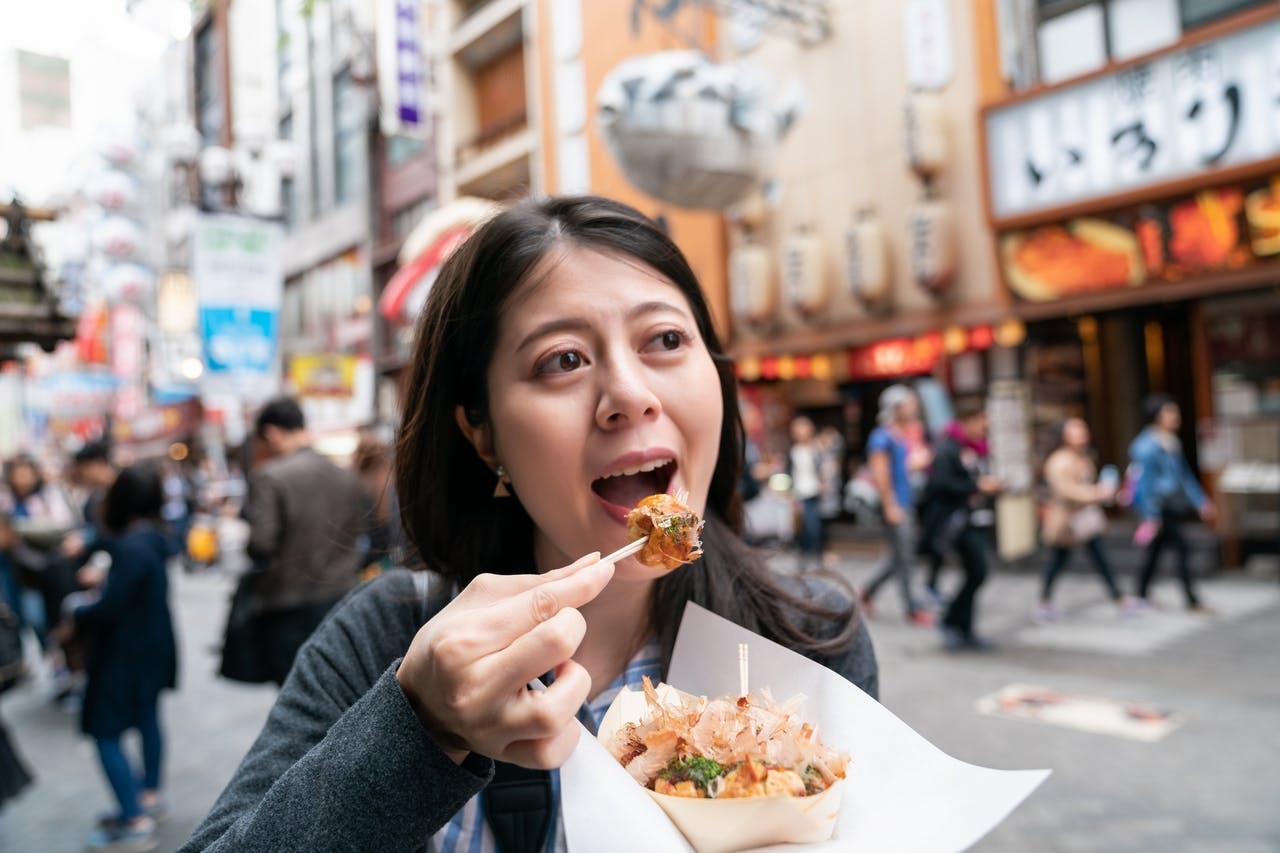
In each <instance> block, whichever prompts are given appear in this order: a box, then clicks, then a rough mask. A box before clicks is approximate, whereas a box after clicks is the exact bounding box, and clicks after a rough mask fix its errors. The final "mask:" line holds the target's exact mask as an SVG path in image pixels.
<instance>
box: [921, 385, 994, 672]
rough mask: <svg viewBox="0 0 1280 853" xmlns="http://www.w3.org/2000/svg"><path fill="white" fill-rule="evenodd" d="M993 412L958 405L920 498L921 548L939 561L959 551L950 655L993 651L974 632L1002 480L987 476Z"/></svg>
mask: <svg viewBox="0 0 1280 853" xmlns="http://www.w3.org/2000/svg"><path fill="white" fill-rule="evenodd" d="M986 451H987V412H986V406H985V403H984V401H983V400H982V398H980V397H962V398H960V399H959V400H957V401H956V422H955V424H953V425H952V428H950V429H948V430H947V434H946V436H945V437H944V438H943V440H942V441H941V442H939V444H938V448H937V451H936V453H935V455H934V458H933V468H932V469H931V470H930V471H929V479H928V481H927V482H926V483H925V487H924V493H923V494H922V495H921V497H920V525H921V529H922V534H921V547H922V549H924V550H926V551H928V552H931V553H933V554H935V555H937V556H938V557H943V556H945V555H946V554H947V552H949V551H951V550H953V549H954V550H955V551H956V553H957V554H958V555H959V556H960V565H961V567H962V568H963V569H964V583H963V585H962V586H961V587H960V591H959V592H958V593H956V596H955V597H954V598H953V599H951V603H950V604H949V605H948V606H947V610H946V613H945V614H944V615H943V617H942V640H943V645H944V646H945V647H946V648H947V649H952V650H955V649H979V650H981V649H987V648H990V643H988V642H987V641H986V640H985V639H983V638H982V637H980V636H979V635H978V633H977V632H976V631H975V630H974V621H975V620H974V605H975V601H976V598H977V595H978V589H979V588H980V587H981V586H982V584H983V582H984V581H985V580H986V579H987V538H988V537H987V532H986V528H989V527H990V524H991V520H990V516H991V515H992V512H991V509H990V506H989V504H990V502H991V499H992V498H993V497H994V496H995V495H997V494H999V493H1000V490H1001V488H1002V485H1001V483H1000V480H999V479H997V478H995V477H993V476H991V475H990V474H989V473H987V472H986V470H987V454H986Z"/></svg>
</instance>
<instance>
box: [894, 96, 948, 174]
mask: <svg viewBox="0 0 1280 853" xmlns="http://www.w3.org/2000/svg"><path fill="white" fill-rule="evenodd" d="M905 116H906V125H907V127H906V130H907V134H906V136H907V162H908V163H909V164H910V166H911V170H912V171H913V172H915V173H916V174H917V175H919V176H920V177H922V178H928V177H932V176H933V175H936V174H938V172H941V171H942V169H943V167H944V166H946V163H947V153H948V152H947V116H946V110H945V108H944V107H943V104H942V98H941V97H939V96H938V95H936V94H933V93H926V92H913V93H912V94H911V95H909V96H908V97H907V106H906V110H905Z"/></svg>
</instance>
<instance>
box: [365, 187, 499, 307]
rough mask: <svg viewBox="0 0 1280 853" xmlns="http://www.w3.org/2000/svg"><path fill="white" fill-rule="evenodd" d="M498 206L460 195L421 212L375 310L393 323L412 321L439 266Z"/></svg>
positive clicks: (494, 203) (406, 239) (494, 212)
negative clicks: (419, 220)
mask: <svg viewBox="0 0 1280 853" xmlns="http://www.w3.org/2000/svg"><path fill="white" fill-rule="evenodd" d="M501 209H502V207H501V206H500V205H499V204H498V203H497V202H493V201H489V200H488V199H482V198H472V197H469V196H464V197H462V198H460V199H457V200H456V201H453V202H450V203H449V204H446V205H445V206H444V207H441V208H438V209H436V210H433V211H431V212H430V213H428V214H427V215H426V216H424V217H423V218H422V221H421V222H419V223H418V224H417V225H416V226H415V227H414V229H413V231H411V232H410V233H409V236H408V237H406V238H405V241H404V246H403V247H402V248H401V249H400V255H399V262H400V264H401V267H400V269H399V270H397V271H396V274H395V275H393V276H392V277H391V280H390V281H388V282H387V286H386V287H385V288H384V289H383V291H382V296H381V298H379V300H378V311H379V313H381V314H382V316H383V317H385V318H386V319H388V320H390V321H392V322H395V323H404V324H408V323H412V322H413V320H414V318H415V317H417V314H418V312H419V311H420V310H421V309H422V306H423V304H425V303H426V301H427V294H428V293H430V292H431V285H433V284H434V283H435V280H436V276H438V275H439V273H440V266H441V265H442V264H443V263H444V262H445V261H446V260H448V259H449V256H450V255H451V254H453V252H454V250H455V249H457V248H458V247H459V246H460V245H462V243H463V242H464V241H465V240H466V239H467V237H469V236H471V232H472V231H474V230H475V229H476V227H477V226H479V225H480V224H481V223H483V222H484V221H485V220H487V219H489V218H490V217H492V216H493V215H494V214H496V213H497V212H498V211H500V210H501Z"/></svg>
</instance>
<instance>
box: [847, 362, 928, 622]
mask: <svg viewBox="0 0 1280 853" xmlns="http://www.w3.org/2000/svg"><path fill="white" fill-rule="evenodd" d="M877 419H878V420H879V422H880V425H879V426H878V427H876V428H875V429H874V430H873V431H872V433H871V437H870V438H869V439H868V440H867V465H868V466H869V467H870V469H871V475H872V478H873V479H874V480H875V484H876V491H877V492H878V493H879V495H880V512H881V516H882V517H883V519H884V525H885V530H886V531H887V534H888V539H889V553H888V554H887V555H886V556H885V559H884V562H883V563H882V564H881V567H880V569H879V571H877V572H876V574H875V577H874V578H872V580H871V582H870V583H869V584H867V585H866V586H865V587H863V589H862V604H863V610H864V612H865V611H867V610H869V609H870V607H871V599H872V598H874V597H875V594H876V591H877V590H878V589H880V587H881V586H882V585H883V584H884V583H885V581H887V580H889V578H891V577H894V576H895V575H896V576H897V579H898V590H899V592H900V593H901V595H902V605H903V607H904V608H905V609H906V616H907V620H908V621H909V622H911V623H913V624H915V625H923V626H930V625H932V624H933V614H931V613H929V611H927V610H925V609H924V608H923V607H920V606H919V604H918V603H917V602H916V600H915V597H914V596H912V594H911V567H912V562H913V558H914V555H915V548H916V541H915V540H916V516H915V498H914V495H913V494H912V488H911V467H910V464H909V462H908V457H909V451H908V449H907V442H908V440H909V439H908V435H909V434H910V432H911V430H912V428H913V427H914V426H915V425H916V424H918V423H919V422H920V403H919V401H918V400H917V399H916V394H915V392H914V391H912V390H911V389H910V388H909V387H907V386H906V385H891V386H889V387H888V388H886V389H885V390H884V393H882V394H881V395H880V412H879V414H878V415H877Z"/></svg>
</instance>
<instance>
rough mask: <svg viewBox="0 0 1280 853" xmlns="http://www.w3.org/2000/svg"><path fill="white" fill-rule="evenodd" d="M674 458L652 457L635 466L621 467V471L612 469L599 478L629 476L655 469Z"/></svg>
mask: <svg viewBox="0 0 1280 853" xmlns="http://www.w3.org/2000/svg"><path fill="white" fill-rule="evenodd" d="M674 461H675V460H674V459H670V458H667V459H653V460H650V461H649V462H646V463H644V464H643V465H637V466H636V467H635V468H623V469H622V470H621V471H614V472H613V473H612V474H605V475H604V477H602V478H601V479H605V480H607V479H610V478H612V477H630V476H632V475H634V474H643V473H645V472H646V471H656V470H657V469H659V468H662V467H665V466H667V465H670V464H671V463H672V462H674Z"/></svg>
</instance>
